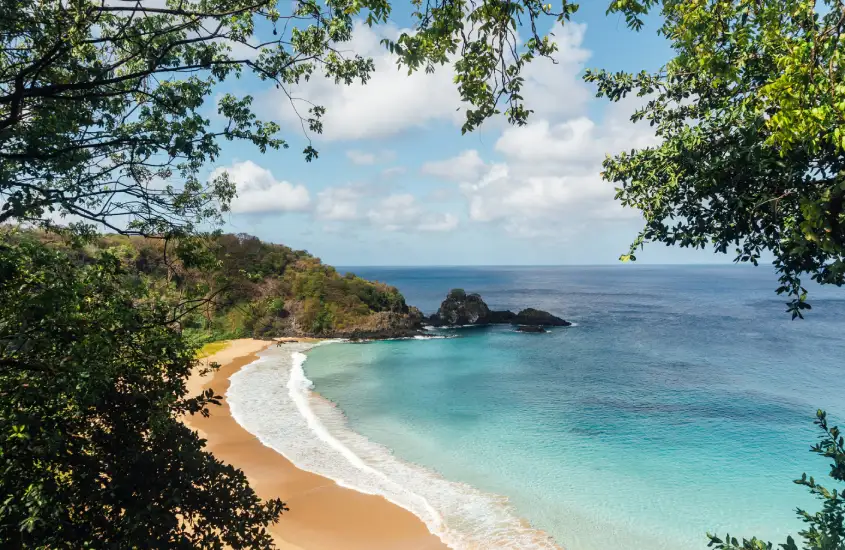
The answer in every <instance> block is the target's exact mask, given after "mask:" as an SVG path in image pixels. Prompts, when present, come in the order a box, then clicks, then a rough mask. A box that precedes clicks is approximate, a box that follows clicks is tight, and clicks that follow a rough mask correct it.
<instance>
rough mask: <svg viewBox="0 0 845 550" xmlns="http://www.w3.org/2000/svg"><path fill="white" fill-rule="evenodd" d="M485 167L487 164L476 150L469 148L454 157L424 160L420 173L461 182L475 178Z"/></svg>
mask: <svg viewBox="0 0 845 550" xmlns="http://www.w3.org/2000/svg"><path fill="white" fill-rule="evenodd" d="M486 168H487V165H486V164H484V161H483V160H481V155H479V154H478V151H476V150H475V149H469V150H467V151H464V152H463V153H461V154H460V155H458V156H457V157H454V158H450V159H446V160H440V161H432V162H426V163H425V164H423V166H422V173H423V174H426V175H429V176H435V177H438V178H442V179H445V180H450V181H458V182H461V181H467V180H474V179H477V178H478V177H479V176H481V174H483V173H484V172H485V170H486Z"/></svg>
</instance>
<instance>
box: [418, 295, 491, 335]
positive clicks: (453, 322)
mask: <svg viewBox="0 0 845 550" xmlns="http://www.w3.org/2000/svg"><path fill="white" fill-rule="evenodd" d="M429 323H430V324H432V325H434V326H436V327H442V326H451V327H455V326H463V325H487V324H489V323H490V308H489V307H487V304H485V303H484V300H482V299H481V296H479V295H478V294H467V293H466V292H464V291H463V289H460V288H453V289H452V290H450V291H449V294H448V295H447V296H446V299H445V300H443V302H442V303H441V304H440V309H438V310H437V313H435V314H434V315H432V316H431V317H429Z"/></svg>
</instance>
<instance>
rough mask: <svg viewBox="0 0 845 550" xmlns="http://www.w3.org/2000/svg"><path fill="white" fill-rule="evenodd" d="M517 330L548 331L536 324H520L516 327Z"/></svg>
mask: <svg viewBox="0 0 845 550" xmlns="http://www.w3.org/2000/svg"><path fill="white" fill-rule="evenodd" d="M516 331H517V332H546V329H544V328H543V327H538V326H535V325H519V326H518V327H516Z"/></svg>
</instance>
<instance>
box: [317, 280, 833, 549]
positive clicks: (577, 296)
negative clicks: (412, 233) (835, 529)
mask: <svg viewBox="0 0 845 550" xmlns="http://www.w3.org/2000/svg"><path fill="white" fill-rule="evenodd" d="M354 271H355V273H356V274H359V275H361V276H364V277H367V278H371V279H378V280H383V281H386V282H388V283H391V284H394V285H396V286H398V287H399V289H400V290H401V291H402V292H403V293H404V294H405V296H406V298H407V299H408V301H409V302H410V303H413V304H417V305H419V306H420V307H421V308H422V309H423V310H424V311H427V312H431V311H433V310H434V309H436V307H437V304H438V303H439V301H440V299H442V296H443V295H444V294H445V293H446V291H447V290H448V289H449V288H452V287H463V288H465V289H466V290H468V291H477V292H481V293H482V295H483V296H484V298H485V300H486V301H487V302H488V304H489V305H490V306H491V307H494V308H505V307H507V308H519V307H526V306H534V307H539V308H542V309H547V310H549V311H551V312H552V313H555V314H558V315H561V316H563V317H564V318H566V319H569V320H572V321H575V322H576V323H577V326H574V327H569V328H561V329H555V330H554V331H553V332H551V333H549V334H540V335H534V334H519V333H515V332H513V331H512V330H510V329H509V328H506V327H494V328H481V329H475V328H473V329H458V330H454V331H447V332H445V333H444V334H449V335H451V336H456V337H454V338H448V339H435V340H425V341H419V340H403V341H388V342H376V343H367V344H333V345H326V346H320V347H318V348H315V349H313V350H311V351H310V352H309V355H308V360H307V361H306V362H305V365H304V369H305V374H306V375H307V377H308V378H309V379H310V380H311V381H312V382H313V384H314V387H315V389H316V391H317V392H319V393H320V394H321V395H322V396H324V397H325V398H327V399H329V400H331V401H333V402H334V403H336V404H337V405H338V406H339V408H340V409H341V410H342V411H343V413H345V415H346V423H347V426H348V428H351V430H353V431H354V432H357V433H358V434H361V435H362V436H365V437H366V438H367V439H368V440H369V441H371V442H373V443H375V444H378V445H379V446H383V447H384V448H386V449H389V450H390V451H392V452H393V453H394V455H395V458H397V459H400V460H401V461H402V462H405V463H410V464H412V465H419V466H422V467H424V468H425V469H426V470H427V471H428V472H431V473H436V474H438V475H439V476H441V477H442V478H444V479H445V480H448V481H452V482H458V483H462V484H467V485H468V486H471V487H473V488H476V489H479V490H481V491H483V492H484V493H486V494H489V495H501V496H503V497H507V499H508V502H509V504H510V505H511V506H512V509H511V512H512V513H514V514H517V515H518V516H520V517H522V518H524V519H526V520H527V521H528V522H530V524H531V526H533V527H535V528H538V529H542V530H543V531H545V532H546V533H548V534H550V535H551V536H553V537H554V539H555V541H556V542H557V543H558V544H560V545H562V546H564V547H565V548H567V549H569V550H599V549H608V548H615V549H620V550H625V549H630V550H639V549H643V548H649V549H664V548H665V549H680V548H684V549H686V548H705V547H706V538H705V536H704V534H705V532H707V531H718V532H720V533H724V531H726V530H730V532H731V534H734V535H751V534H756V535H758V536H764V537H767V538H772V539H775V541H776V542H781V541H782V539H784V538H785V536H786V534H788V533H795V532H796V531H797V530H798V529H800V527H801V523H800V521H799V520H797V518H795V515H794V512H793V510H794V508H795V506H797V505H801V506H808V507H810V508H811V509H814V507H815V504H814V502H813V501H812V499H811V498H810V497H809V496H807V494H806V492H805V491H804V490H802V488H801V487H799V486H797V485H794V484H792V483H791V480H792V479H795V478H796V477H798V476H800V474H801V473H802V472H804V471H807V472H809V473H811V474H814V475H816V477H824V476H825V474H826V473H827V471H828V468H827V466H826V464H825V462H824V460H822V459H818V458H815V457H814V455H811V454H810V453H809V452H808V447H809V445H810V444H811V443H812V442H813V441H814V440H815V438H816V432H815V428H814V426H813V425H812V423H811V422H812V419H813V415H814V412H815V410H816V408H818V407H822V408H826V409H827V410H828V412H829V413H830V414H831V416H832V417H833V418H834V419H836V420H841V419H842V418H845V398H843V397H842V394H841V389H840V387H839V386H838V384H837V383H836V382H837V381H838V378H837V377H838V376H839V375H840V373H841V371H840V369H841V366H842V358H843V357H845V343H843V341H842V338H841V335H842V329H843V327H845V302H843V300H842V297H843V295H842V293H841V291H839V290H838V289H821V290H817V289H813V294H811V301H812V302H813V305H814V309H813V311H812V313H811V314H810V317H809V318H808V319H807V320H805V321H803V322H799V321H795V322H792V321H790V320H789V318H788V316H786V314H784V313H783V310H784V306H783V300H781V299H779V298H778V297H777V296H776V295H774V293H773V292H772V291H773V289H774V276H773V275H772V274H771V273H770V272H768V271H766V270H765V269H762V268H759V269H750V268H743V267H737V266H729V267H655V268H645V267H638V268H634V269H622V268H600V267H599V268H587V267H584V268H574V267H567V268H462V269H457V268H454V269H443V268H438V269H435V268H427V269H420V268H407V269H406V268H402V269H400V268H390V269H385V268H370V269H364V268H359V269H355V270H354ZM337 429H340V428H339V427H338V428H337ZM383 468H384V469H386V470H388V469H389V468H391V466H387V465H385V466H383ZM385 474H386V475H388V476H389V475H390V471H386V472H385ZM402 479H403V480H407V475H405V477H403V478H402ZM403 482H404V481H403ZM420 486H421V487H422V486H423V484H422V483H420ZM409 487H411V488H413V486H412V484H411V483H410V482H409ZM450 490H451V489H450ZM418 492H422V491H418ZM427 498H428V497H427ZM428 499H429V501H432V499H431V498H428ZM434 507H435V508H438V507H440V508H444V509H438V512H440V513H441V514H442V515H443V516H444V517H445V518H446V522H447V523H451V524H453V525H452V526H453V527H455V528H457V529H467V530H471V529H481V528H482V527H480V526H479V525H478V524H477V522H475V521H474V520H473V519H472V515H473V514H475V513H478V512H479V511H478V510H475V509H473V506H465V507H463V508H462V507H461V504H460V495H458V496H453V497H452V498H450V499H448V501H447V502H445V503H435V504H434ZM450 507H451V509H445V508H450ZM461 518H463V520H462V519H461ZM520 545H523V546H524V544H523V543H520ZM520 545H515V546H514V547H520ZM494 547H505V544H503V543H497V544H496V545H494Z"/></svg>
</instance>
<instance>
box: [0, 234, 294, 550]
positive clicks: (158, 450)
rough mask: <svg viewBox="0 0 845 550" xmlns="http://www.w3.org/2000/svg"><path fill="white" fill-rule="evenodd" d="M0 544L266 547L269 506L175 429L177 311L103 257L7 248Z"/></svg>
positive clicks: (185, 366) (181, 391)
mask: <svg viewBox="0 0 845 550" xmlns="http://www.w3.org/2000/svg"><path fill="white" fill-rule="evenodd" d="M0 281H2V287H0V320H2V322H0V367H1V368H0V434H2V437H0V459H2V465H3V467H2V468H0V545H2V546H3V547H4V548H21V547H26V548H34V547H38V548H106V547H108V548H222V547H223V544H226V545H229V546H231V547H235V548H268V547H270V546H271V540H270V537H269V535H268V534H267V532H266V531H265V527H266V526H267V525H268V524H269V523H270V522H273V521H275V520H276V519H277V517H278V515H279V513H280V512H281V511H282V510H283V507H284V505H283V504H282V503H281V502H280V501H278V500H271V501H267V502H262V501H261V500H260V499H258V497H257V496H256V495H255V493H254V492H253V491H252V489H250V487H249V485H248V483H247V480H246V478H245V476H244V475H243V473H242V472H240V471H239V470H236V469H235V468H233V467H231V466H229V465H225V464H222V463H221V462H220V461H219V460H217V459H216V458H215V457H213V456H212V455H211V454H210V453H208V452H205V451H204V450H203V448H202V446H203V444H202V441H201V440H200V439H199V437H198V435H197V434H196V433H194V432H192V431H191V430H190V429H189V428H188V427H186V426H185V425H184V424H183V423H182V422H180V421H179V417H180V416H181V415H184V414H188V413H198V412H204V411H205V410H206V407H207V405H208V404H209V403H214V402H215V401H216V398H215V396H214V395H213V393H211V392H209V393H207V394H205V395H202V396H188V395H186V388H185V380H186V378H187V376H188V375H189V373H190V371H191V369H192V368H193V367H194V364H195V363H194V353H195V351H196V348H195V347H193V346H191V345H189V344H187V342H186V340H184V339H183V338H180V336H179V334H178V333H177V332H175V331H173V330H172V329H171V328H170V320H171V316H172V307H171V304H170V303H168V302H167V301H166V300H163V299H162V298H161V297H160V296H159V295H157V294H156V293H151V292H150V287H149V286H148V285H147V284H145V283H144V282H142V281H139V280H138V279H137V278H135V277H134V276H133V274H132V273H130V272H127V271H126V269H125V268H124V267H123V266H122V265H121V262H120V260H119V259H118V258H117V257H116V256H114V255H113V254H111V253H109V252H107V251H103V252H97V253H94V254H92V255H91V256H90V257H89V261H88V262H86V264H85V265H81V264H79V263H78V262H76V261H74V260H72V259H71V258H69V257H68V256H67V255H66V254H65V253H64V252H62V251H60V250H56V249H55V248H49V247H46V246H44V245H42V244H41V243H39V242H38V241H36V240H34V239H31V238H28V237H27V236H24V237H23V238H20V237H19V238H16V239H8V238H7V239H4V242H3V243H0Z"/></svg>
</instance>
